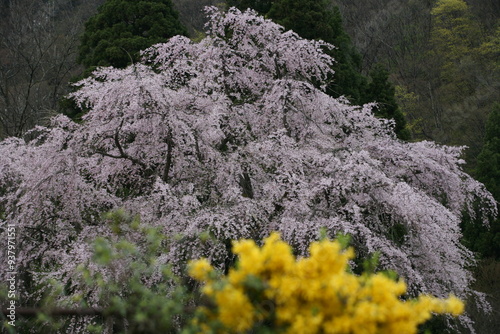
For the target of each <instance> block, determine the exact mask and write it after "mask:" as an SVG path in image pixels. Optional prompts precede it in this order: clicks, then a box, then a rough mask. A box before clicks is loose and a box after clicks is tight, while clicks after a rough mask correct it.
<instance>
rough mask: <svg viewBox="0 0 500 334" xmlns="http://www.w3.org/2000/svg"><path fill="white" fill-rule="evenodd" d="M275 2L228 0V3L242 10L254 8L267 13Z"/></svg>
mask: <svg viewBox="0 0 500 334" xmlns="http://www.w3.org/2000/svg"><path fill="white" fill-rule="evenodd" d="M273 2H274V1H272V0H228V1H227V5H228V6H229V7H236V8H239V9H240V10H245V9H247V8H252V9H254V10H256V11H257V12H258V13H259V14H261V15H266V14H267V13H268V12H269V10H270V9H271V6H272V5H273Z"/></svg>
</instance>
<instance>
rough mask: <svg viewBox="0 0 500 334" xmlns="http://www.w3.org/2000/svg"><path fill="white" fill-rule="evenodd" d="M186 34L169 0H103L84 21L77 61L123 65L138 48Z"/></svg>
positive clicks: (133, 57)
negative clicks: (96, 11)
mask: <svg viewBox="0 0 500 334" xmlns="http://www.w3.org/2000/svg"><path fill="white" fill-rule="evenodd" d="M175 35H187V30H186V28H185V27H184V26H182V24H181V23H180V21H179V15H178V13H177V11H176V10H175V9H174V7H173V4H172V1H171V0H149V1H135V0H107V1H106V2H105V3H104V4H103V5H102V6H101V7H99V10H98V13H97V14H96V15H95V16H93V17H92V18H90V19H89V20H88V21H87V23H86V24H85V33H84V35H83V37H82V43H81V46H80V56H79V62H80V63H81V64H83V65H84V66H86V68H87V69H92V68H93V67H95V66H114V67H117V68H123V67H126V66H127V65H129V64H131V63H132V62H135V61H137V60H138V59H139V51H140V50H143V49H145V48H147V47H149V46H151V45H153V44H156V43H161V42H166V41H167V40H168V39H169V38H170V37H172V36H175Z"/></svg>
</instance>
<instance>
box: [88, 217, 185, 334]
mask: <svg viewBox="0 0 500 334" xmlns="http://www.w3.org/2000/svg"><path fill="white" fill-rule="evenodd" d="M105 219H106V220H107V221H108V223H109V225H110V228H111V230H112V231H113V233H114V234H115V235H116V237H113V238H105V237H100V238H97V239H96V240H95V241H94V243H93V249H94V257H93V262H94V263H96V264H97V265H99V266H100V267H101V268H102V269H101V270H98V271H94V270H91V269H90V268H88V267H86V266H83V265H82V266H80V267H79V269H80V272H81V277H82V278H83V280H84V284H85V285H86V286H87V287H88V290H90V291H91V290H93V289H97V290H98V291H99V300H100V302H101V303H103V306H104V307H105V311H104V317H105V318H106V319H112V322H113V326H112V327H113V330H114V332H123V333H125V332H126V333H168V332H175V329H176V328H177V327H176V326H179V323H176V321H181V315H182V314H183V312H184V305H185V304H186V302H187V300H188V298H187V294H186V290H185V288H184V287H183V285H182V284H181V282H180V280H179V279H178V278H176V277H175V276H174V275H173V274H172V273H171V271H170V269H169V267H168V266H167V265H164V264H160V263H158V256H160V255H161V254H162V252H163V251H164V250H165V247H166V240H165V237H164V236H163V235H162V234H161V233H160V232H159V231H158V230H157V229H155V228H151V227H144V226H141V223H140V220H139V217H137V216H135V217H130V216H129V215H128V214H127V213H125V212H124V211H121V210H119V211H115V212H112V213H109V214H107V215H105ZM137 234H139V235H140V238H139V241H135V240H137V239H136V237H134V238H131V237H130V236H131V235H135V236H137ZM132 240H134V241H132ZM106 272H108V273H109V272H111V273H112V274H111V275H107V276H103V275H102V273H106ZM82 298H83V296H82ZM125 322H126V323H127V326H126V327H125V326H124V325H123V324H124V323H125ZM109 325H110V321H109V320H108V321H107V322H105V323H103V324H101V325H100V326H98V327H101V328H99V329H103V328H104V327H105V326H108V327H109Z"/></svg>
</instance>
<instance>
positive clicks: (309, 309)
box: [189, 233, 464, 334]
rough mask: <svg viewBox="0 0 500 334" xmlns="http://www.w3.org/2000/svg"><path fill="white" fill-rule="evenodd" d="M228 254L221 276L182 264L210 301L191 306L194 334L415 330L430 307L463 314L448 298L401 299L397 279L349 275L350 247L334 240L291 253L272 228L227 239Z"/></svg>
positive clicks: (199, 264) (203, 264)
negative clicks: (230, 264)
mask: <svg viewBox="0 0 500 334" xmlns="http://www.w3.org/2000/svg"><path fill="white" fill-rule="evenodd" d="M233 252H234V253H235V254H237V255H238V256H239V261H238V263H237V265H236V267H235V268H232V269H230V271H229V273H228V274H227V276H220V275H217V273H216V272H215V270H214V269H213V268H212V266H211V265H210V263H209V262H208V261H207V260H206V259H201V260H197V261H193V262H191V263H190V266H189V272H190V275H191V276H192V277H193V278H195V279H196V280H198V281H200V282H205V285H204V286H203V288H202V292H203V293H204V294H205V295H206V296H208V297H209V299H210V300H211V302H212V303H213V305H211V306H205V307H201V308H200V310H199V312H198V317H197V318H196V320H195V327H196V328H197V329H198V331H199V332H204V333H207V332H212V333H243V332H248V331H250V330H252V331H257V332H258V331H261V332H267V333H270V332H271V333H272V332H274V333H277V332H280V333H281V332H283V333H304V334H307V333H344V334H345V333H366V334H368V333H398V334H399V333H416V332H417V326H418V325H419V324H421V323H423V322H425V321H426V320H428V319H429V318H430V317H431V315H432V314H433V313H435V314H443V313H450V314H452V315H454V316H456V315H459V314H461V313H462V312H463V308H464V305H463V303H462V302H461V301H460V300H459V299H457V298H456V297H453V296H451V297H449V298H448V299H445V300H442V299H437V298H434V297H430V296H420V297H419V298H418V299H413V300H406V301H403V300H401V299H400V298H399V297H400V296H402V295H403V294H405V292H406V285H405V283H404V282H403V281H401V280H399V281H396V280H395V279H392V278H390V277H389V276H388V275H385V274H383V273H377V274H370V273H365V274H363V275H361V276H357V275H354V274H352V273H350V272H349V271H348V270H347V269H348V261H349V260H350V259H352V258H353V257H354V251H353V249H352V248H348V249H343V247H342V246H341V243H340V242H339V241H329V240H323V241H319V242H314V243H312V244H311V246H310V257H308V258H300V259H296V258H295V257H294V256H293V254H292V249H291V247H290V246H289V245H288V244H287V243H285V242H284V241H282V240H281V239H280V237H279V234H277V233H273V234H271V235H270V236H269V237H268V238H267V239H266V240H265V242H264V245H263V246H262V247H258V246H257V245H256V244H255V242H254V241H252V240H241V241H237V242H234V244H233ZM264 328H266V330H265V331H263V330H262V329H264Z"/></svg>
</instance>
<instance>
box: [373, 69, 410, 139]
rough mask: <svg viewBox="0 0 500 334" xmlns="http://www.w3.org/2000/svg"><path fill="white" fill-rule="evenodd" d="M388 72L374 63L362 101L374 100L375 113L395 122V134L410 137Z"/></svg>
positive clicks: (401, 137) (400, 136)
mask: <svg viewBox="0 0 500 334" xmlns="http://www.w3.org/2000/svg"><path fill="white" fill-rule="evenodd" d="M388 79H389V72H388V71H387V70H386V69H385V68H384V67H383V66H381V65H376V66H375V67H374V69H373V70H372V71H371V73H370V82H369V84H368V87H367V89H366V92H365V95H364V101H363V102H365V103H366V102H371V101H376V102H377V106H376V107H375V108H374V112H375V115H377V116H380V117H384V118H388V119H393V120H394V121H395V123H396V129H395V131H396V134H397V135H398V137H399V138H400V139H403V140H408V139H410V132H409V131H408V129H407V128H406V119H405V117H404V115H403V113H402V112H401V109H399V106H398V104H397V102H396V97H395V91H396V90H395V88H394V85H393V84H392V83H391V82H389V80H388Z"/></svg>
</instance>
